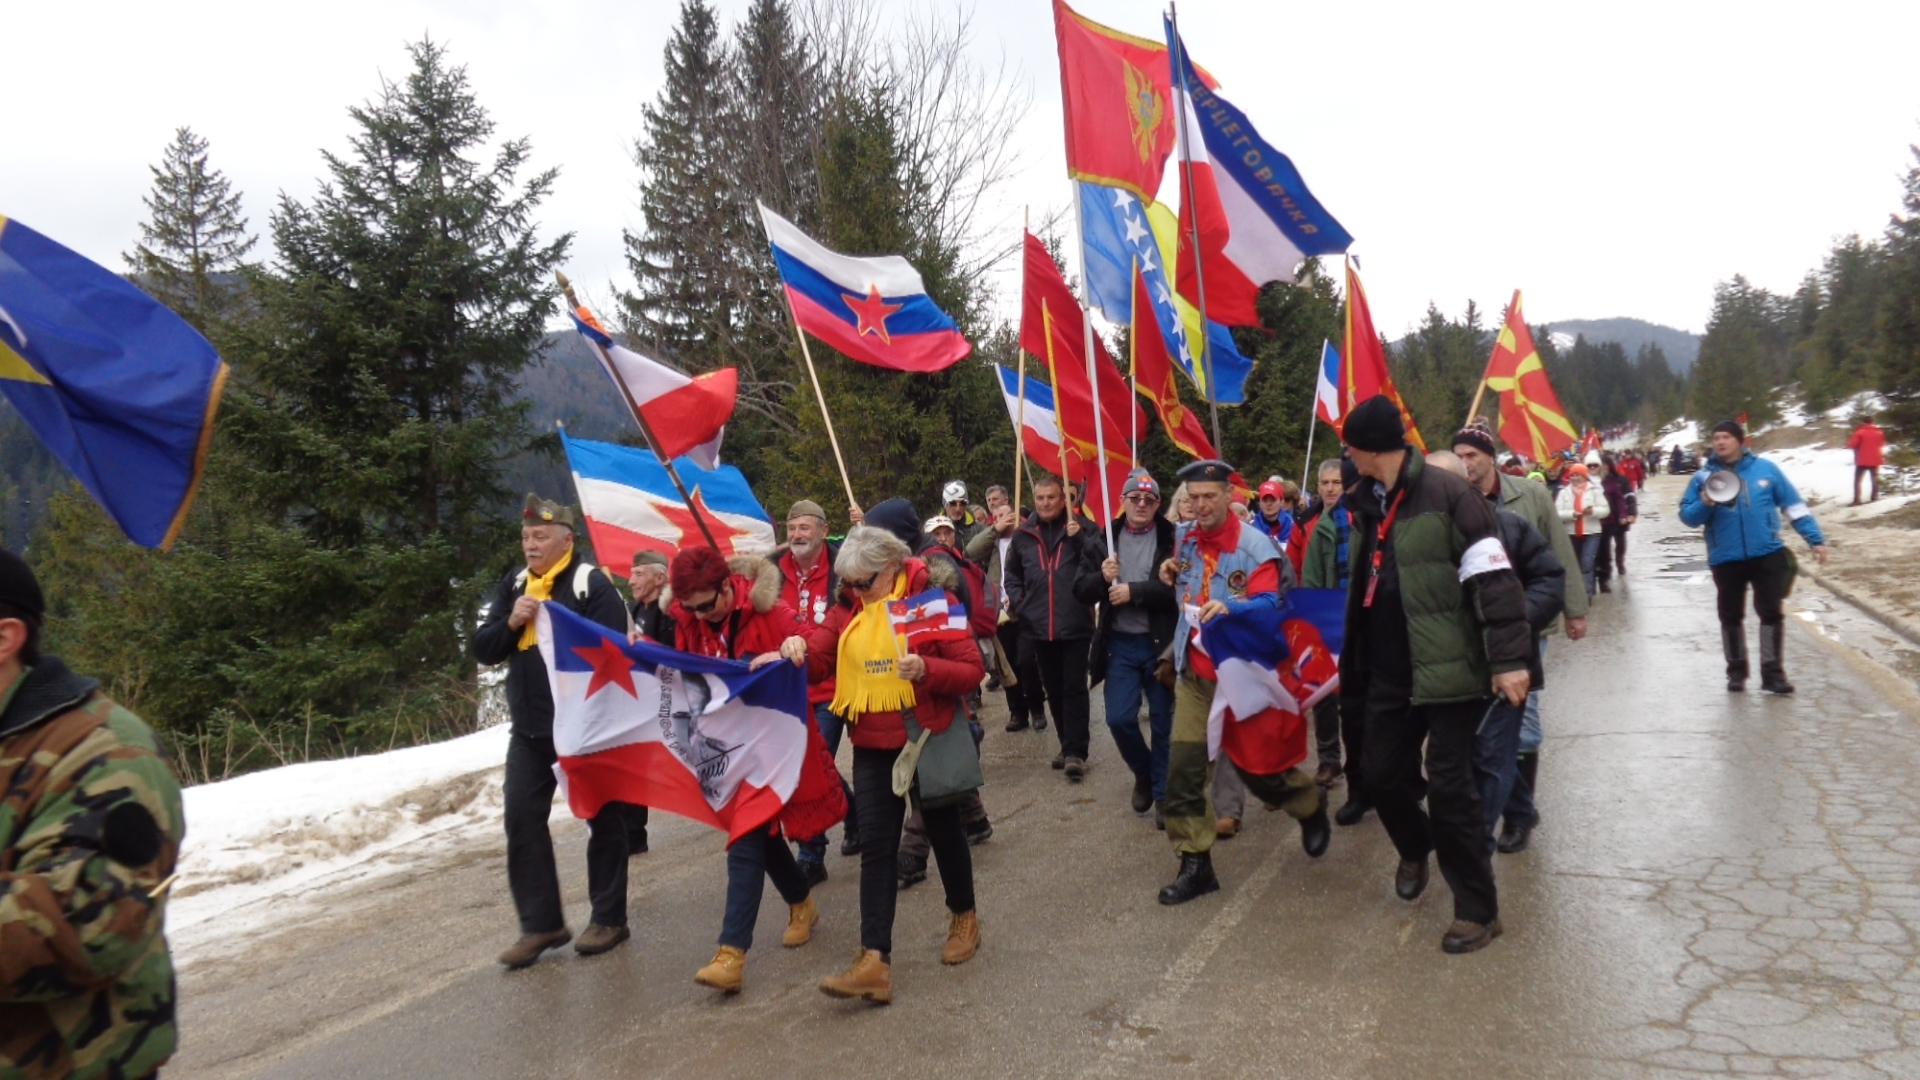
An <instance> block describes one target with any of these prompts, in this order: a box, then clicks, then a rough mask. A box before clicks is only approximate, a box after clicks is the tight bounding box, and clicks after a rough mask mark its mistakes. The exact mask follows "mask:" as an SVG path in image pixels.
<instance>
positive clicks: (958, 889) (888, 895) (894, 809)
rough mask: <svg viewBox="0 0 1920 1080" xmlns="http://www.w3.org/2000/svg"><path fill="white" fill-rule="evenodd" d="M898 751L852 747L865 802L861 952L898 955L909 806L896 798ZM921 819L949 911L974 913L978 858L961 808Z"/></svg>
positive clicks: (934, 810) (930, 812) (937, 810)
mask: <svg viewBox="0 0 1920 1080" xmlns="http://www.w3.org/2000/svg"><path fill="white" fill-rule="evenodd" d="M899 756H900V751H898V750H874V749H870V748H868V747H864V746H856V747H854V748H853V790H854V793H855V794H856V795H858V796H859V798H860V947H861V948H863V949H878V950H880V953H881V955H883V956H886V955H890V954H891V953H892V952H893V913H894V905H895V904H896V903H897V902H898V901H899V893H900V880H899V877H898V873H899V851H900V825H901V823H902V822H903V821H905V820H906V816H907V801H906V800H905V799H903V798H901V797H900V796H898V795H895V794H894V793H893V762H894V759H896V758H898V757H899ZM922 817H923V818H924V819H925V821H926V825H927V839H928V840H929V841H930V842H931V843H932V844H933V858H934V862H935V863H937V864H938V865H939V867H940V884H941V886H942V887H943V888H944V889H946V892H947V910H948V911H951V912H953V913H954V914H955V915H959V914H962V913H964V912H968V911H972V910H973V853H972V851H971V850H970V849H969V848H968V847H967V834H966V831H965V830H964V829H963V828H962V827H961V825H960V808H959V807H958V806H940V807H928V808H927V809H926V811H925V812H924V814H922Z"/></svg>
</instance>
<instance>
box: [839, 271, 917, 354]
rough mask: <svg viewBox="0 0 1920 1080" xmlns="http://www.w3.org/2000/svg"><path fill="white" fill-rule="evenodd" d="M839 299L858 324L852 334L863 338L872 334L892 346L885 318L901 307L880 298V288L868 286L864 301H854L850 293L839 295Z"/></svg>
mask: <svg viewBox="0 0 1920 1080" xmlns="http://www.w3.org/2000/svg"><path fill="white" fill-rule="evenodd" d="M840 299H841V301H842V302H843V303H845V304H846V305H847V307H848V309H850V310H851V311H852V312H853V314H854V317H855V318H856V319H859V320H860V324H859V325H858V326H857V327H855V328H854V332H855V333H857V334H859V335H861V336H863V337H864V336H865V335H867V334H872V335H874V336H875V337H877V338H879V339H880V340H881V341H882V342H883V343H885V344H888V345H891V344H893V338H891V337H889V336H888V335H887V316H889V315H892V314H893V313H894V312H896V311H899V310H900V308H901V307H902V306H903V305H900V304H889V303H887V302H886V300H885V299H883V298H882V297H881V296H880V286H878V285H868V286H867V296H866V299H864V300H856V299H854V297H853V294H852V293H841V294H840Z"/></svg>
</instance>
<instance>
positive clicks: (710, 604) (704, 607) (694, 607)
mask: <svg viewBox="0 0 1920 1080" xmlns="http://www.w3.org/2000/svg"><path fill="white" fill-rule="evenodd" d="M680 606H681V607H683V608H686V609H687V614H689V615H705V614H706V613H707V612H709V611H712V610H713V609H714V608H717V607H719V606H720V594H719V593H714V594H713V599H711V600H709V601H707V602H706V603H704V604H689V603H687V602H686V601H684V600H682V601H681V602H680Z"/></svg>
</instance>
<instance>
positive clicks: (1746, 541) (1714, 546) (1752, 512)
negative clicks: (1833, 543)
mask: <svg viewBox="0 0 1920 1080" xmlns="http://www.w3.org/2000/svg"><path fill="white" fill-rule="evenodd" d="M1727 468H1728V466H1727V465H1725V464H1723V463H1722V462H1721V461H1720V459H1719V458H1716V457H1712V456H1709V457H1708V459H1707V467H1706V468H1704V469H1701V470H1700V471H1699V472H1697V473H1694V474H1693V480H1692V481H1690V482H1689V483H1688V484H1687V491H1686V494H1684V495H1682V496H1680V520H1681V521H1683V522H1685V523H1686V524H1688V525H1690V526H1692V527H1694V528H1696V529H1697V528H1699V527H1700V526H1702V525H1705V526H1706V527H1707V564H1708V565H1709V566H1720V565H1722V564H1724V563H1734V562H1742V561H1745V560H1747V559H1758V558H1762V557H1764V556H1767V555H1771V554H1773V553H1774V552H1776V551H1779V550H1780V549H1781V548H1783V547H1785V546H1786V544H1785V543H1784V542H1783V541H1781V539H1780V515H1781V514H1785V515H1787V520H1789V521H1791V522H1793V527H1794V528H1795V529H1797V530H1798V531H1799V533H1800V535H1801V537H1802V538H1804V539H1805V540H1806V542H1807V543H1808V545H1809V546H1812V547H1821V546H1823V545H1824V544H1826V542H1827V540H1826V537H1824V536H1822V535H1821V534H1820V524H1819V522H1816V521H1814V520H1813V512H1812V511H1811V510H1808V509H1807V503H1806V500H1805V499H1802V498H1801V497H1800V493H1799V492H1798V491H1796V490H1794V486H1793V482H1792V481H1791V480H1788V479H1787V474H1786V473H1783V472H1781V471H1780V466H1778V465H1775V464H1774V463H1773V462H1771V461H1768V460H1767V459H1766V458H1763V457H1759V456H1756V455H1755V454H1754V452H1753V451H1751V450H1748V451H1746V452H1745V453H1743V454H1742V455H1740V460H1739V461H1738V462H1736V463H1734V465H1733V466H1732V469H1733V471H1734V473H1735V474H1737V475H1738V476H1739V477H1740V497H1739V498H1738V499H1736V500H1734V502H1733V504H1732V505H1731V506H1716V505H1714V504H1713V503H1710V502H1708V501H1707V498H1706V490H1705V489H1706V483H1707V477H1709V476H1712V475H1713V474H1714V473H1717V472H1724V471H1726V470H1727Z"/></svg>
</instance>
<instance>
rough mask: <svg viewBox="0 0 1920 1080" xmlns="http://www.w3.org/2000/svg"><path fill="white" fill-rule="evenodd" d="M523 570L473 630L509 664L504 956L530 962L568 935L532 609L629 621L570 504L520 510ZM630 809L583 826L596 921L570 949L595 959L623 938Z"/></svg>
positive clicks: (478, 650) (478, 645)
mask: <svg viewBox="0 0 1920 1080" xmlns="http://www.w3.org/2000/svg"><path fill="white" fill-rule="evenodd" d="M520 518H521V520H520V550H521V553H522V554H523V555H524V556H525V557H526V562H527V565H526V566H525V568H523V569H520V570H516V571H514V572H513V573H510V574H508V575H507V576H506V577H504V578H502V579H501V581H500V584H499V585H497V586H496V587H495V588H494V590H493V596H492V598H491V600H489V601H488V603H487V607H486V609H485V617H484V618H483V619H482V621H481V623H480V626H479V628H478V629H476V630H475V631H474V632H473V645H472V648H473V656H474V659H476V660H478V661H480V662H481V663H483V664H498V663H502V662H504V663H505V664H506V665H507V713H508V715H509V716H510V717H511V718H512V722H513V731H512V733H511V734H510V735H509V736H508V742H507V774H506V793H505V794H506V826H507V887H508V888H509V889H511V890H512V892H513V906H514V908H515V910H517V911H518V912H519V915H520V940H518V941H516V942H514V943H513V944H512V945H511V946H509V947H508V948H507V950H506V951H505V952H503V953H501V954H500V962H501V963H502V964H504V965H506V966H507V967H508V968H509V969H518V968H523V967H526V966H527V965H529V964H531V963H533V962H534V961H535V960H538V959H539V958H540V954H541V953H543V952H545V951H547V950H548V949H557V948H559V947H560V946H562V945H565V944H566V943H567V942H568V941H569V940H571V939H572V937H573V933H572V932H571V931H569V930H568V929H567V922H566V916H565V915H564V914H563V913H562V911H561V909H560V873H559V871H558V870H557V869H556V868H555V866H554V861H553V837H552V834H550V833H549V832H548V831H547V817H548V815H549V814H550V813H551V812H552V809H553V793H554V790H555V788H556V787H557V786H558V782H557V781H556V780H555V779H554V775H553V766H554V763H555V762H556V761H557V760H558V757H557V756H556V755H555V753H554V749H553V695H552V692H551V691H550V690H549V689H548V686H547V665H546V662H545V661H544V660H542V659H541V658H540V649H539V648H538V641H537V640H536V639H535V636H534V628H533V627H534V615H535V614H536V613H537V612H538V611H539V610H540V604H541V603H542V602H544V601H551V602H553V603H556V604H560V605H562V606H564V607H566V608H567V609H569V610H571V611H574V612H577V613H579V614H581V615H585V616H586V617H587V618H589V619H592V620H593V621H594V622H597V623H599V624H600V625H602V626H604V627H606V628H608V629H609V630H615V631H624V630H625V629H626V628H627V605H626V603H625V601H623V600H622V599H621V598H620V590H619V589H617V588H615V587H614V584H613V579H612V578H609V577H608V576H607V575H606V572H605V571H602V570H599V569H598V568H596V567H595V566H594V565H593V564H591V563H588V562H585V561H583V560H581V559H580V558H579V557H578V556H577V555H575V553H574V550H573V511H572V510H571V509H569V508H567V507H565V506H560V505H557V504H555V503H551V502H548V501H546V500H545V499H541V498H539V497H538V496H535V495H528V496H527V502H526V506H525V508H524V509H523V510H522V511H521V515H520ZM633 809H634V808H632V807H629V806H627V805H625V804H622V803H609V804H608V805H607V806H606V808H605V809H603V810H601V811H600V813H599V815H598V816H596V817H595V818H594V819H593V820H592V821H590V822H588V823H587V894H588V896H590V897H591V898H592V900H593V918H592V922H591V924H590V925H589V926H588V927H587V929H586V931H585V932H583V933H582V934H581V935H580V940H579V941H578V942H575V943H574V946H573V947H574V950H575V951H576V952H578V953H580V954H581V955H582V956H593V955H596V954H599V953H603V952H606V951H607V950H608V949H611V948H613V947H614V946H616V945H618V944H620V943H621V942H623V941H625V940H627V937H628V930H627V855H628V847H627V825H628V817H629V815H630V814H631V813H632V811H633Z"/></svg>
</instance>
